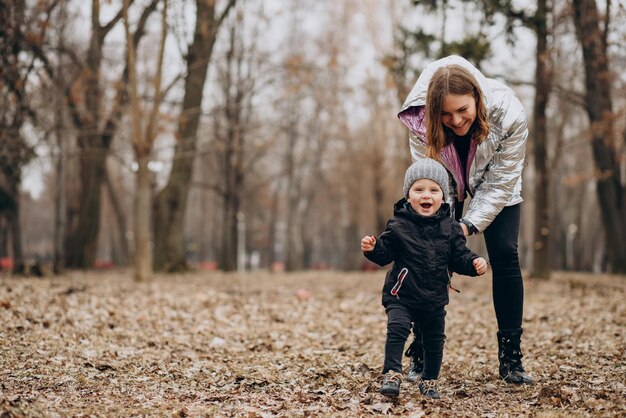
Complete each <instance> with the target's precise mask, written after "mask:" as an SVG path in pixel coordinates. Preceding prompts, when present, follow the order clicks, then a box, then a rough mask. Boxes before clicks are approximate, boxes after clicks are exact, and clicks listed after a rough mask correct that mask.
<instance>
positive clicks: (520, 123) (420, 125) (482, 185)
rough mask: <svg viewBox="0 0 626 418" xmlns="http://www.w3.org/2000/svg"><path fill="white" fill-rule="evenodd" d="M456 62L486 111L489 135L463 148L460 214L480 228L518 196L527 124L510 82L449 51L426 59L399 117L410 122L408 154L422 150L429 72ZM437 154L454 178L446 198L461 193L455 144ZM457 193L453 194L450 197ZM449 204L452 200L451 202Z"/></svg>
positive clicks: (416, 155)
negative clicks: (472, 79) (486, 73)
mask: <svg viewBox="0 0 626 418" xmlns="http://www.w3.org/2000/svg"><path fill="white" fill-rule="evenodd" d="M452 64H458V65H460V66H462V67H465V68H466V69H468V70H469V71H470V72H471V73H472V74H473V75H474V77H476V80H478V83H479V84H480V87H481V89H482V91H483V95H484V97H485V102H486V106H487V109H488V114H489V117H488V118H489V119H488V120H489V126H490V130H489V135H488V137H487V138H486V139H485V140H484V141H483V142H482V143H481V144H480V145H478V146H477V145H476V144H475V143H474V142H473V141H472V144H471V145H470V150H469V154H468V161H469V164H468V167H467V170H468V173H467V174H468V175H467V179H468V182H469V184H468V186H469V187H467V190H469V192H470V194H471V195H472V200H471V202H470V204H469V207H468V210H467V213H466V214H465V216H463V218H464V219H467V220H468V221H470V222H471V223H472V224H473V225H474V226H475V227H476V229H477V230H478V231H479V232H483V231H484V230H485V229H486V228H487V227H488V226H489V225H490V224H491V222H492V221H493V220H494V219H495V217H496V216H497V215H498V214H499V213H500V211H501V210H502V208H504V207H505V206H512V205H516V204H518V203H520V202H521V201H522V196H521V192H522V168H523V167H524V157H525V152H526V138H527V137H528V127H527V124H526V113H525V112H524V108H523V107H522V104H521V103H520V101H519V99H518V98H517V96H516V95H515V93H514V92H513V90H511V89H510V88H509V87H507V86H505V85H504V84H502V83H500V82H499V81H496V80H493V79H490V78H486V77H485V76H484V75H483V74H482V73H481V72H480V71H478V69H476V67H474V66H473V65H472V64H470V63H469V62H468V61H467V60H465V59H464V58H462V57H459V56H449V57H446V58H442V59H440V60H438V61H435V62H433V63H431V64H430V65H429V66H428V67H426V69H425V70H424V71H423V72H422V74H421V75H420V77H419V79H418V80H417V82H416V83H415V86H414V87H413V89H412V90H411V92H410V93H409V96H408V98H407V99H406V101H405V102H404V105H403V106H402V109H401V110H400V113H399V114H398V117H399V118H400V120H401V121H402V122H403V123H404V124H405V125H406V126H407V127H408V128H409V144H410V147H411V156H412V157H413V160H416V159H417V158H423V157H425V156H426V123H425V115H426V111H425V109H424V105H425V104H426V92H427V90H428V83H429V81H430V78H431V77H432V75H433V74H434V72H435V71H436V70H437V69H438V68H440V67H443V66H446V65H452ZM441 160H442V163H443V165H444V166H445V167H446V169H447V170H448V172H449V173H450V174H451V176H452V179H453V180H454V181H453V182H450V183H451V184H450V193H446V195H447V196H448V203H451V204H452V203H453V201H454V200H457V201H462V200H464V199H465V190H466V186H465V178H466V177H465V176H463V173H462V166H461V162H460V160H459V157H458V154H457V152H456V149H455V148H454V145H452V144H450V145H448V146H446V147H444V148H443V149H442V151H441ZM455 197H456V199H455ZM451 206H452V207H454V206H453V205H451Z"/></svg>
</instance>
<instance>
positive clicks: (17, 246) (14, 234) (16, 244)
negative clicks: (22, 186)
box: [7, 189, 25, 273]
mask: <svg viewBox="0 0 626 418" xmlns="http://www.w3.org/2000/svg"><path fill="white" fill-rule="evenodd" d="M14 192H15V194H14V195H13V196H15V198H14V200H13V202H12V205H11V209H10V210H9V212H8V213H7V215H8V216H7V217H8V219H9V226H10V228H11V243H12V250H13V272H14V273H24V272H25V260H24V254H23V252H22V226H21V225H20V202H19V192H18V191H17V189H16V190H15V191H14Z"/></svg>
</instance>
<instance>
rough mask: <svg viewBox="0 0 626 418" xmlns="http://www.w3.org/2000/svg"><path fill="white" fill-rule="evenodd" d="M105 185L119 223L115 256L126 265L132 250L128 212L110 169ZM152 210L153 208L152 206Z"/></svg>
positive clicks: (106, 174)
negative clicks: (130, 248)
mask: <svg viewBox="0 0 626 418" xmlns="http://www.w3.org/2000/svg"><path fill="white" fill-rule="evenodd" d="M104 185H105V187H106V189H107V196H108V197H109V202H111V208H113V214H114V215H115V221H116V223H117V235H118V240H119V241H118V242H116V243H114V245H115V246H116V247H117V248H119V250H118V251H116V252H115V253H116V254H117V255H116V256H115V257H114V258H115V260H114V261H115V262H116V264H120V265H126V264H128V258H129V255H130V250H129V248H128V239H127V238H126V231H127V228H128V227H127V226H126V214H125V213H124V210H123V209H122V204H121V203H120V199H119V197H118V196H117V194H116V192H115V187H114V186H113V184H112V182H111V175H110V174H109V172H108V170H107V171H106V172H105V173H104ZM150 210H152V208H150Z"/></svg>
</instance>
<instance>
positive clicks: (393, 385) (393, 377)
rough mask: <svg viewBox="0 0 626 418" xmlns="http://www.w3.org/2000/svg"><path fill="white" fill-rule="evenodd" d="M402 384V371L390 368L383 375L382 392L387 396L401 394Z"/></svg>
mask: <svg viewBox="0 0 626 418" xmlns="http://www.w3.org/2000/svg"><path fill="white" fill-rule="evenodd" d="M401 384H402V373H398V372H396V371H393V370H389V371H388V372H387V373H385V374H384V375H383V384H382V386H381V387H380V393H382V394H383V395H385V396H398V395H400V385H401Z"/></svg>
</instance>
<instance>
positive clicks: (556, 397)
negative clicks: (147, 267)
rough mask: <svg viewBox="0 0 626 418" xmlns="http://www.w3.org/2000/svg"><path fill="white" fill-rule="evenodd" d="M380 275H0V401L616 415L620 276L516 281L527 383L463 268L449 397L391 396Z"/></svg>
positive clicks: (25, 408)
mask: <svg viewBox="0 0 626 418" xmlns="http://www.w3.org/2000/svg"><path fill="white" fill-rule="evenodd" d="M383 275H384V273H383V272H382V271H379V272H373V273H349V274H343V273H338V272H308V273H299V274H277V275H270V274H268V273H258V274H252V273H250V274H245V275H237V274H222V273H207V274H199V273H198V274H189V275H180V276H160V277H157V278H156V279H155V280H154V281H153V282H151V283H148V284H137V283H134V282H133V281H132V279H131V276H130V274H128V273H106V274H104V273H71V274H68V275H66V276H64V277H60V278H50V279H24V278H14V277H6V276H5V277H2V278H0V416H1V417H3V418H4V417H14V416H103V417H104V416H106V417H111V416H123V417H126V416H181V417H183V416H211V417H212V416H247V417H270V416H286V417H297V416H318V415H322V416H342V417H343V416H368V415H384V414H391V415H397V416H413V417H419V416H431V415H435V416H438V415H443V416H502V415H505V414H509V415H510V416H516V415H531V416H539V417H545V416H565V415H571V416H625V412H624V411H626V298H625V296H626V278H624V277H615V276H613V277H608V276H591V275H571V274H568V275H566V274H559V275H557V277H555V278H554V279H553V280H551V281H550V282H536V281H532V280H526V308H525V323H524V327H525V334H524V341H523V342H524V344H523V349H524V351H525V357H524V361H525V365H526V369H527V370H528V371H529V372H530V373H531V374H532V375H533V377H534V378H535V379H536V381H537V384H536V385H534V386H531V387H514V386H511V385H507V384H505V383H503V382H501V381H499V380H498V379H497V375H496V372H497V358H496V351H497V350H496V345H497V343H496V338H495V332H496V325H495V317H494V315H493V308H492V303H491V290H490V278H489V276H488V275H487V276H483V277H480V278H477V279H471V278H465V277H457V278H456V279H455V284H456V287H460V288H461V291H462V293H460V294H456V293H452V294H451V303H450V305H449V307H448V316H447V335H448V340H447V342H446V348H445V356H444V364H443V368H442V373H441V381H440V390H441V392H442V396H443V399H441V400H439V401H431V400H428V401H427V400H425V399H423V398H422V396H421V395H420V393H419V390H418V389H417V388H416V387H415V385H412V384H410V383H408V382H405V383H404V384H403V386H402V393H401V396H400V398H399V399H398V400H397V401H390V400H389V399H388V398H385V397H383V396H381V395H379V394H378V389H379V386H380V381H381V376H380V370H381V365H382V360H383V344H384V338H385V326H386V322H385V315H384V312H383V309H382V307H381V306H380V288H381V284H382V280H383ZM406 364H407V360H406V359H405V365H406Z"/></svg>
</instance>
